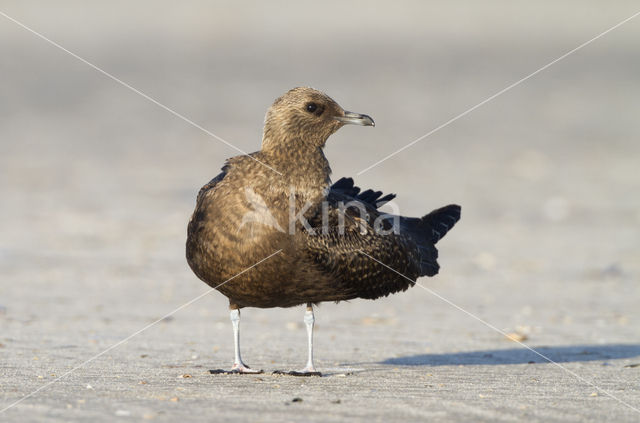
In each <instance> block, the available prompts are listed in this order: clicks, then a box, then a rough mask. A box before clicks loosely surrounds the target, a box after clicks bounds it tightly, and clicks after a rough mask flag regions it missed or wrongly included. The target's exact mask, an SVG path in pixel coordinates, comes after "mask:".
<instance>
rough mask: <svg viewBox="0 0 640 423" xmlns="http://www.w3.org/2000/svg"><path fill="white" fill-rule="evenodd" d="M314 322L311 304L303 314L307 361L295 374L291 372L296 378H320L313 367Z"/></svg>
mask: <svg viewBox="0 0 640 423" xmlns="http://www.w3.org/2000/svg"><path fill="white" fill-rule="evenodd" d="M315 321H316V319H315V317H314V316H313V304H311V303H308V304H307V310H306V311H305V313H304V323H305V325H306V326H307V338H308V347H309V355H308V359H307V365H306V366H305V367H304V369H302V370H298V371H297V372H291V374H294V375H297V376H320V372H319V371H317V370H316V368H315V366H314V365H313V324H314V322H315Z"/></svg>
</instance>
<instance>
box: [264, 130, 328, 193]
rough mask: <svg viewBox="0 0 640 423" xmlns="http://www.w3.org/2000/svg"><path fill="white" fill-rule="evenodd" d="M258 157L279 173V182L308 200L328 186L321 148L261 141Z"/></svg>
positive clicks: (299, 141)
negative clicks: (260, 155)
mask: <svg viewBox="0 0 640 423" xmlns="http://www.w3.org/2000/svg"><path fill="white" fill-rule="evenodd" d="M262 153H263V154H264V155H265V156H266V157H267V158H268V160H269V162H270V163H272V164H273V165H274V167H275V168H276V169H278V171H279V172H281V173H282V182H283V183H284V184H285V185H286V186H288V187H292V188H294V189H296V190H298V191H300V193H305V192H306V193H307V194H303V195H305V196H306V197H309V200H312V199H314V198H316V197H318V196H320V195H322V194H323V192H324V190H325V189H326V188H327V187H328V186H329V183H330V175H331V168H330V167H329V161H328V160H327V158H326V157H325V155H324V152H323V151H322V148H321V147H318V146H317V145H313V144H311V143H308V142H304V141H302V140H295V139H292V140H288V142H287V140H282V139H279V140H278V142H277V143H272V142H269V140H268V139H264V140H263V143H262Z"/></svg>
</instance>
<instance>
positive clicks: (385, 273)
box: [187, 88, 460, 361]
mask: <svg viewBox="0 0 640 423" xmlns="http://www.w3.org/2000/svg"><path fill="white" fill-rule="evenodd" d="M346 123H357V124H361V125H367V126H373V120H372V119H371V118H369V117H368V116H366V115H358V114H355V113H350V112H345V111H344V110H343V109H342V108H341V107H340V106H339V105H338V104H337V103H336V102H335V101H333V100H332V99H331V98H329V97H328V96H326V95H325V94H323V93H321V92H319V91H316V90H313V89H310V88H295V89H293V90H291V91H289V92H287V93H286V94H284V95H283V96H282V97H280V98H279V99H277V100H276V101H275V102H274V104H273V105H272V106H271V108H270V109H269V111H268V112H267V115H266V118H265V128H264V135H263V142H262V149H261V150H260V151H258V152H255V153H251V154H250V155H248V156H238V157H233V158H231V159H229V160H228V161H227V163H226V164H225V166H224V167H223V169H222V173H220V174H219V175H218V176H216V177H215V178H214V179H213V180H212V181H211V182H209V183H208V184H207V185H205V186H204V187H203V188H202V189H201V190H200V193H199V194H198V199H197V204H196V209H195V211H194V213H193V216H192V218H191V221H190V222H189V226H188V238H187V260H188V262H189V265H190V266H191V268H192V269H193V271H194V272H195V273H196V275H197V276H198V277H199V278H200V279H202V280H203V281H204V282H206V283H207V284H209V285H210V286H212V287H218V288H217V289H218V290H219V291H220V292H221V293H222V294H224V295H226V296H227V297H228V298H229V302H230V307H231V309H232V310H233V309H239V308H242V307H290V306H295V305H299V304H308V305H310V304H311V303H319V302H322V301H341V300H349V299H354V298H369V299H375V298H378V297H381V296H386V295H389V294H391V293H394V292H398V291H404V290H406V289H407V288H408V287H409V286H411V285H413V282H411V281H414V282H415V280H416V279H417V278H418V277H419V276H425V275H427V276H433V275H435V274H436V273H437V272H438V264H437V262H436V259H437V255H438V253H437V250H436V248H435V243H436V242H437V241H438V240H440V239H441V238H442V237H443V236H444V235H445V234H446V233H447V231H448V230H449V229H451V228H452V227H453V225H454V224H455V223H456V222H457V221H458V219H459V218H460V207H459V206H456V205H450V206H446V207H443V208H441V209H438V210H435V211H433V212H431V213H429V214H427V215H426V216H424V217H422V218H407V217H397V222H399V226H398V228H397V230H396V233H393V231H389V229H390V228H391V226H390V225H391V222H392V221H393V216H387V219H386V220H385V221H384V222H383V224H382V226H381V228H383V229H387V232H391V233H388V234H381V233H379V232H380V231H378V230H376V227H375V226H376V224H375V222H376V220H377V219H378V218H379V217H380V216H381V215H382V214H383V213H382V212H381V211H380V210H379V209H378V207H380V206H381V205H383V204H384V203H386V202H388V201H391V200H392V199H393V198H394V197H395V195H393V194H390V195H386V196H383V195H382V193H381V192H379V191H372V190H367V191H363V192H361V191H360V189H359V188H358V187H356V186H354V183H353V180H352V179H351V178H342V179H340V180H339V181H337V182H336V183H335V184H333V185H330V178H329V176H330V173H331V169H330V167H329V164H328V162H327V159H326V158H325V156H324V154H323V152H322V148H323V147H324V145H325V142H326V140H327V138H328V137H329V136H330V135H331V134H332V133H334V132H335V131H336V130H338V129H339V128H340V127H342V126H343V125H344V124H346ZM348 202H355V203H357V204H360V207H361V208H362V209H363V210H366V214H361V213H359V210H358V209H357V207H351V208H347V209H346V212H345V211H344V208H342V210H343V212H342V213H341V206H340V204H341V203H343V204H344V203H348ZM291 204H295V210H294V215H295V214H296V213H298V212H299V211H301V210H303V211H304V213H303V214H302V215H303V216H304V218H305V219H306V221H308V223H309V226H310V227H311V228H312V230H311V231H309V230H308V229H305V227H304V226H303V220H302V219H298V220H294V222H293V223H291V220H292V219H291V212H290V205H291ZM341 228H342V229H341ZM278 250H282V251H281V252H280V253H278V254H276V255H274V256H273V257H271V258H269V259H268V260H267V261H265V262H264V263H261V264H260V265H258V266H256V267H254V268H251V269H250V270H246V269H247V268H248V267H250V266H252V265H253V264H255V263H257V262H259V261H260V260H262V259H264V258H265V257H268V256H269V255H271V254H273V253H274V252H276V251H278ZM363 253H366V255H365V254H363ZM367 255H370V256H371V257H374V258H375V259H376V260H379V261H380V262H382V263H385V264H386V265H388V266H390V267H391V268H393V269H395V270H396V271H397V272H399V273H401V274H402V275H404V276H406V277H407V278H409V279H410V280H411V281H410V280H407V278H405V277H403V276H401V275H399V274H398V273H396V272H394V271H391V270H389V269H388V268H386V267H385V266H383V265H381V264H379V263H376V262H375V261H373V260H372V259H371V258H369V257H367ZM245 270H246V271H245ZM243 271H244V273H242V274H240V275H239V276H236V275H238V273H241V272H243ZM232 277H233V279H232V280H230V281H229V282H226V283H224V282H225V281H226V280H228V279H229V278H232ZM220 284H222V285H220ZM219 285H220V286H219ZM238 318H239V316H238ZM237 358H239V357H237ZM237 361H238V360H237Z"/></svg>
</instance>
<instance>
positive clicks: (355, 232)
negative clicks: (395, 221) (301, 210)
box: [303, 178, 421, 299]
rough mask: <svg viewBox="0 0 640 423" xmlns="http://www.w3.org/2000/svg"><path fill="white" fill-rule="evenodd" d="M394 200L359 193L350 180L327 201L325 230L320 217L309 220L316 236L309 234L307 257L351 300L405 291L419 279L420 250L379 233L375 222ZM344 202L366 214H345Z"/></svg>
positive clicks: (343, 181)
mask: <svg viewBox="0 0 640 423" xmlns="http://www.w3.org/2000/svg"><path fill="white" fill-rule="evenodd" d="M394 197H395V195H393V194H390V195H386V196H382V193H381V192H379V191H372V190H367V191H364V192H360V188H358V187H356V186H354V185H353V180H352V179H351V178H343V179H341V180H339V181H338V182H336V183H335V184H334V185H333V186H331V188H330V190H329V193H328V195H327V202H328V207H327V208H326V211H327V214H328V216H326V217H324V219H325V220H324V221H325V225H324V226H323V225H322V220H321V219H322V217H321V216H317V217H316V218H315V219H312V220H310V223H311V224H312V226H313V227H314V230H315V234H308V233H306V234H305V236H304V241H303V242H304V248H305V250H306V252H307V253H308V255H309V256H310V257H311V258H312V260H313V261H314V262H315V263H316V264H317V265H318V266H319V268H320V269H322V271H323V272H324V273H328V274H330V275H331V276H332V277H333V278H334V279H335V281H336V283H337V284H339V285H340V286H339V287H337V288H338V289H340V290H341V291H342V292H347V293H348V294H347V296H348V297H350V298H356V297H360V298H371V299H373V298H378V297H381V296H386V295H389V294H391V293H394V292H398V291H404V290H406V289H407V288H408V287H409V286H412V285H413V283H414V282H415V280H416V278H417V277H418V276H420V268H421V267H420V263H421V257H420V249H419V246H418V245H417V244H416V243H415V242H413V240H412V239H410V238H409V237H407V236H404V235H403V234H402V233H398V234H396V233H393V231H389V233H388V234H382V233H380V232H379V231H376V230H374V226H375V223H374V222H375V221H376V219H377V218H378V217H380V216H381V215H382V212H380V211H379V210H377V208H378V207H379V206H381V205H382V204H384V203H386V202H387V201H389V200H391V199H393V198H394ZM340 202H342V203H343V204H348V203H351V204H356V203H360V204H361V207H362V209H359V208H358V207H348V208H346V209H345V208H341V206H340ZM360 210H364V211H365V213H364V215H363V213H361V211H360ZM341 213H342V214H343V217H340V214H341ZM376 260H377V261H376ZM379 262H380V263H379ZM381 263H384V265H383V264H381ZM385 265H386V266H389V267H390V268H392V269H393V270H390V269H389V268H388V267H386V266H385ZM402 275H404V276H402ZM405 276H406V277H405Z"/></svg>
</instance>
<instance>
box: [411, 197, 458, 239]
mask: <svg viewBox="0 0 640 423" xmlns="http://www.w3.org/2000/svg"><path fill="white" fill-rule="evenodd" d="M460 212H461V208H460V206H458V205H457V204H449V205H448V206H444V207H441V208H439V209H436V210H434V211H432V212H431V213H429V214H427V215H425V216H423V217H422V219H421V220H422V225H423V227H424V228H425V229H426V230H427V231H429V230H430V235H431V242H433V243H434V244H435V243H436V242H438V241H440V240H441V239H442V237H443V236H445V235H446V234H447V232H449V230H451V228H453V226H454V225H455V224H456V222H457V221H458V220H460Z"/></svg>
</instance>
